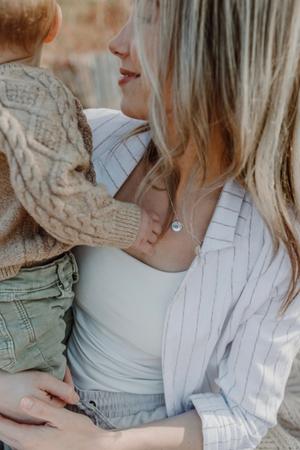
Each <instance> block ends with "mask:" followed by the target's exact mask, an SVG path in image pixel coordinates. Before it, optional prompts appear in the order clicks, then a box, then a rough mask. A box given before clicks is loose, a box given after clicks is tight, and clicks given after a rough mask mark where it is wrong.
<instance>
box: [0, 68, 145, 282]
mask: <svg viewBox="0 0 300 450" xmlns="http://www.w3.org/2000/svg"><path fill="white" fill-rule="evenodd" d="M91 151H92V139H91V131H90V129H89V126H88V124H87V122H86V119H85V117H84V115H83V113H82V110H81V108H80V106H79V102H78V101H77V100H76V99H75V98H74V97H73V95H72V94H71V92H70V91H69V90H68V89H67V88H66V87H65V86H64V84H63V83H62V82H61V81H59V80H57V79H56V78H55V77H53V76H52V75H51V74H50V73H48V72H47V71H45V70H43V69H40V68H33V67H30V66H25V65H20V64H3V65H0V177H1V182H0V281H1V280H4V279H7V278H10V277H13V276H14V275H16V274H17V273H18V271H19V270H20V268H21V267H22V266H32V265H35V264H38V263H40V262H45V261H47V260H49V259H50V258H53V257H55V256H58V255H60V254H62V253H63V252H65V251H66V250H68V249H70V248H71V247H72V246H75V245H80V244H85V245H92V246H93V245H94V246H98V245H100V246H101V245H109V246H116V247H120V248H127V247H129V246H130V245H132V244H133V242H134V241H135V239H136V237H137V234H138V230H139V226H140V217H141V212H140V209H139V208H138V207H137V206H136V205H133V204H127V203H121V202H118V201H115V200H113V199H112V198H111V197H110V196H109V195H108V193H107V191H106V189H105V188H104V186H103V185H98V186H95V185H94V183H93V182H92V181H93V180H92V179H93V170H92V168H91V162H90V157H91Z"/></svg>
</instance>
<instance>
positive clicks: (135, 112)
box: [120, 98, 148, 121]
mask: <svg viewBox="0 0 300 450" xmlns="http://www.w3.org/2000/svg"><path fill="white" fill-rule="evenodd" d="M120 109H121V111H122V113H123V114H125V116H127V117H131V118H132V119H137V120H144V121H147V120H148V113H147V111H143V109H142V108H141V107H139V106H138V105H134V104H133V103H132V102H128V101H126V99H124V98H122V100H121V105H120Z"/></svg>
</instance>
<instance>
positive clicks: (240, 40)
mask: <svg viewBox="0 0 300 450" xmlns="http://www.w3.org/2000/svg"><path fill="white" fill-rule="evenodd" d="M134 14H135V32H136V33H137V42H138V53H139V57H140V61H141V64H142V68H143V71H144V73H145V75H146V77H147V79H148V80H149V83H150V86H151V102H150V107H149V109H150V111H149V123H148V125H147V126H146V127H144V130H145V129H146V128H147V127H148V129H149V128H150V129H151V135H152V141H151V143H150V147H149V151H148V152H147V158H148V163H149V165H148V167H149V171H148V173H147V176H146V177H145V180H144V182H143V184H142V186H141V189H140V194H141V193H142V192H145V190H147V189H148V188H149V187H153V186H154V185H155V184H156V183H157V182H158V181H159V180H160V181H163V182H164V184H165V185H166V187H167V190H168V192H169V194H170V196H171V198H172V199H173V201H174V199H175V196H176V191H177V188H178V185H179V181H180V173H179V170H178V165H177V161H178V158H179V157H180V156H181V155H182V154H183V152H184V150H185V148H186V146H187V144H188V142H190V141H191V140H192V141H193V142H194V143H195V144H196V145H195V147H196V149H197V150H195V155H194V158H195V162H194V165H193V173H191V177H190V185H191V186H192V184H193V185H194V186H195V183H196V184H197V186H199V187H200V186H203V185H204V183H205V178H206V173H207V162H208V158H207V155H208V148H209V139H210V136H211V129H212V126H213V125H214V124H215V123H217V124H218V126H219V128H220V130H221V133H222V137H223V140H224V143H225V144H226V155H225V157H226V170H225V171H224V173H223V174H222V175H221V176H220V178H219V179H218V180H217V181H216V183H215V185H214V186H215V187H216V186H217V185H218V186H220V184H222V183H223V184H224V182H225V180H226V179H228V178H234V179H236V180H237V181H239V183H241V184H242V185H243V186H244V187H245V188H246V189H247V190H248V192H249V193H250V194H251V195H252V197H253V199H254V202H255V204H256V206H257V208H258V209H259V211H260V213H261V214H262V217H263V218H264V220H265V222H266V224H267V225H268V227H269V229H270V232H271V234H272V237H273V241H274V251H276V250H277V249H278V246H279V244H280V242H282V243H283V244H284V245H285V246H286V248H287V251H288V254H289V257H290V260H291V266H292V277H291V283H290V287H289V291H288V294H287V298H286V300H285V301H284V304H283V308H282V311H284V310H286V308H287V307H288V305H289V304H290V303H291V302H292V300H293V299H294V297H295V295H296V294H297V282H298V280H299V278H300V242H299V239H300V237H299V225H298V229H297V221H296V219H297V217H299V211H300V1H299V0H284V1H280V0H160V1H155V0H150V1H149V0H136V1H135V13H134ZM149 23H151V24H152V25H153V26H154V27H155V30H153V32H152V34H151V36H150V37H149V27H148V24H149ZM152 25H151V26H152ZM149 39H151V40H156V43H155V45H154V44H153V45H152V46H151V53H152V54H151V58H149ZM153 61H154V63H153ZM166 85H169V86H170V85H171V92H172V116H173V122H174V128H175V129H176V130H177V133H178V135H177V142H178V145H176V148H170V146H169V145H168V133H167V123H168V119H167V112H166V105H165V102H164V101H163V99H164V98H165V90H166ZM142 130H143V129H139V130H138V131H139V132H140V131H142ZM169 213H170V214H169V218H168V220H169V221H170V220H171V215H172V212H171V207H170V211H169ZM166 225H167V224H166Z"/></svg>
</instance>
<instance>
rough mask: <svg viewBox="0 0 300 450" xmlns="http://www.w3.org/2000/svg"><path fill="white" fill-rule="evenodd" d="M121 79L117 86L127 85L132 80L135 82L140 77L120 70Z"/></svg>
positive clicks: (137, 74)
mask: <svg viewBox="0 0 300 450" xmlns="http://www.w3.org/2000/svg"><path fill="white" fill-rule="evenodd" d="M120 73H121V78H120V79H119V86H123V85H124V84H127V83H129V82H130V81H132V80H136V79H137V78H139V77H140V74H139V73H134V72H130V71H129V70H126V69H120Z"/></svg>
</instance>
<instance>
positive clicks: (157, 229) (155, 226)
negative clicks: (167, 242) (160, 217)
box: [152, 222, 162, 235]
mask: <svg viewBox="0 0 300 450" xmlns="http://www.w3.org/2000/svg"><path fill="white" fill-rule="evenodd" d="M152 231H153V232H154V233H155V234H157V235H160V234H161V233H162V226H161V224H160V222H153V228H152Z"/></svg>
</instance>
